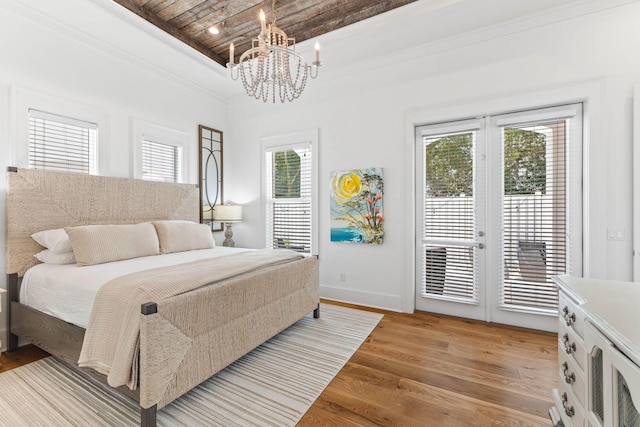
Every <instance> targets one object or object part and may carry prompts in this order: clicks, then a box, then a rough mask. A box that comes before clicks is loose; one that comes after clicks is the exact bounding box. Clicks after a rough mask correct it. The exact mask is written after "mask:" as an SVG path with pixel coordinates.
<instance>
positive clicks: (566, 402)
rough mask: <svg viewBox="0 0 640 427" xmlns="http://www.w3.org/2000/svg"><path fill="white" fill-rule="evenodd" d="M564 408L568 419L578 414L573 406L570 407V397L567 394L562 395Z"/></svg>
mask: <svg viewBox="0 0 640 427" xmlns="http://www.w3.org/2000/svg"><path fill="white" fill-rule="evenodd" d="M562 406H563V407H564V413H565V414H567V417H573V416H574V415H575V414H576V410H575V408H574V407H573V405H571V406H569V397H568V396H567V393H562Z"/></svg>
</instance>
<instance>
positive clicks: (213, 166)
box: [198, 125, 224, 231]
mask: <svg viewBox="0 0 640 427" xmlns="http://www.w3.org/2000/svg"><path fill="white" fill-rule="evenodd" d="M216 137H217V139H216ZM222 137H223V135H222V131H219V130H217V129H213V128H210V127H208V126H204V125H199V126H198V138H199V139H200V149H199V150H198V152H199V154H198V161H199V164H198V169H199V173H198V180H199V183H200V223H201V224H205V223H208V224H209V226H210V227H211V231H222V229H223V224H222V223H220V222H216V221H213V219H208V218H205V213H210V212H211V211H212V210H213V208H214V207H215V206H216V205H219V204H222V203H223V201H224V198H223V179H222ZM209 171H211V172H210V173H208V172H209ZM212 199H213V200H212Z"/></svg>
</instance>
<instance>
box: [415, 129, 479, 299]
mask: <svg viewBox="0 0 640 427" xmlns="http://www.w3.org/2000/svg"><path fill="white" fill-rule="evenodd" d="M431 129H433V130H431ZM479 129H480V127H479V124H478V122H477V121H468V122H464V121H461V122H458V123H457V124H455V125H453V124H440V125H434V126H432V127H428V128H427V129H426V130H424V131H423V132H422V142H423V148H422V149H423V151H422V153H423V162H424V165H423V171H424V173H425V177H424V182H423V185H424V188H423V191H424V199H423V200H424V205H423V212H422V215H423V218H424V222H423V240H422V244H423V251H422V255H423V263H422V265H423V266H424V268H423V269H422V270H423V271H422V292H421V294H422V296H428V297H437V298H439V299H446V300H452V301H459V302H467V303H477V302H478V279H477V274H478V271H477V263H475V262H474V258H475V251H476V250H477V243H476V239H475V233H476V229H477V220H478V218H477V216H476V210H475V203H476V197H477V192H478V191H480V189H478V188H474V187H475V183H474V173H475V171H474V150H475V140H476V137H477V132H478V130H479Z"/></svg>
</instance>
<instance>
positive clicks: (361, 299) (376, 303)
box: [320, 285, 402, 312]
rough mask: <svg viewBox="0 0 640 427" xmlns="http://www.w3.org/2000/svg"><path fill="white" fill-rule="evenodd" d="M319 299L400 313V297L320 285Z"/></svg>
mask: <svg viewBox="0 0 640 427" xmlns="http://www.w3.org/2000/svg"><path fill="white" fill-rule="evenodd" d="M320 298H324V299H328V300H332V301H338V302H344V303H349V304H356V305H364V306H367V307H373V308H381V309H383V310H389V311H397V312H402V297H401V296H399V295H388V294H378V293H373V292H364V291H360V290H353V289H344V288H337V287H334V286H326V285H320Z"/></svg>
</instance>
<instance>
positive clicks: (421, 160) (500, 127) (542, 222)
mask: <svg viewBox="0 0 640 427" xmlns="http://www.w3.org/2000/svg"><path fill="white" fill-rule="evenodd" d="M581 116H582V110H581V105H580V104H575V105H569V106H558V107H552V108H544V109H536V110H531V111H524V112H516V113H510V114H501V115H496V116H489V117H482V118H477V119H472V120H460V121H455V122H448V123H438V124H431V125H424V126H420V127H416V134H415V141H416V159H417V160H416V171H417V173H416V189H417V194H416V201H417V203H416V218H417V224H416V230H417V233H416V236H417V238H416V245H415V247H416V254H415V256H416V263H415V264H416V266H417V270H418V271H417V272H416V273H417V274H416V282H417V283H416V309H418V310H425V311H431V312H437V313H443V314H449V315H454V316H461V317H467V318H473V319H479V320H486V321H492V322H498V323H506V324H512V325H518V326H525V327H531V328H537V329H543V330H555V327H556V322H557V321H555V319H554V317H555V316H556V314H557V290H556V288H555V285H554V283H553V281H552V280H551V276H552V275H556V274H580V273H581V271H582V265H581V259H582V248H581V241H582V237H581V230H582V222H581V218H582V213H581V205H582V197H581V181H582V170H581V164H582V158H581V151H582V135H581V129H582V122H581Z"/></svg>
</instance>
